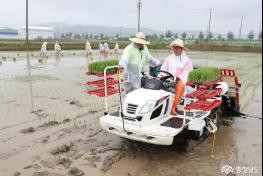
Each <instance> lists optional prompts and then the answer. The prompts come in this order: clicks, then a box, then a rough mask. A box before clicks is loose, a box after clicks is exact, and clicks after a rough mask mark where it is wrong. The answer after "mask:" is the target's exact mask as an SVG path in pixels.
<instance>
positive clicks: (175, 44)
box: [170, 39, 184, 48]
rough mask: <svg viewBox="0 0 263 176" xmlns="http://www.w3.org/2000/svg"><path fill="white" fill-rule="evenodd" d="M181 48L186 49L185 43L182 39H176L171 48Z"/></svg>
mask: <svg viewBox="0 0 263 176" xmlns="http://www.w3.org/2000/svg"><path fill="white" fill-rule="evenodd" d="M174 46H179V47H181V48H184V41H183V40H181V39H175V40H174V41H172V42H171V44H170V47H174Z"/></svg>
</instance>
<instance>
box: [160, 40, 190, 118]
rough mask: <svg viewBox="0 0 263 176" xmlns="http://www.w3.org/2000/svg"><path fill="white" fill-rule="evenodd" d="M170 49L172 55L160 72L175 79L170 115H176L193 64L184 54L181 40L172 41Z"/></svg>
mask: <svg viewBox="0 0 263 176" xmlns="http://www.w3.org/2000/svg"><path fill="white" fill-rule="evenodd" d="M170 47H171V49H172V51H173V54H171V55H170V56H169V57H168V58H167V59H166V60H165V61H164V63H163V65H162V68H161V70H163V71H167V72H169V73H171V74H173V75H174V77H175V78H176V88H175V98H174V103H173V107H172V112H171V114H173V115H177V113H176V107H177V105H178V104H179V102H180V99H181V97H182V95H183V93H184V90H185V84H186V82H187V79H188V74H189V72H191V71H192V70H193V64H192V62H191V60H190V59H189V58H188V57H187V56H186V54H185V52H184V42H183V41H182V40H180V39H176V40H174V41H173V42H171V44H170Z"/></svg>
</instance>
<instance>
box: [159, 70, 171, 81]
mask: <svg viewBox="0 0 263 176" xmlns="http://www.w3.org/2000/svg"><path fill="white" fill-rule="evenodd" d="M157 73H165V74H167V76H162V77H161V78H160V80H161V81H166V80H167V79H170V78H171V79H172V80H174V75H172V74H171V73H169V72H167V71H163V70H159V71H156V72H155V75H157Z"/></svg>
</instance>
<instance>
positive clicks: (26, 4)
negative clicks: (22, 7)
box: [26, 0, 28, 45]
mask: <svg viewBox="0 0 263 176" xmlns="http://www.w3.org/2000/svg"><path fill="white" fill-rule="evenodd" d="M26 44H27V45H28V0H26Z"/></svg>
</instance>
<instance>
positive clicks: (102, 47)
mask: <svg viewBox="0 0 263 176" xmlns="http://www.w3.org/2000/svg"><path fill="white" fill-rule="evenodd" d="M47 44H48V42H44V43H43V44H42V46H41V50H40V57H41V58H46V57H47ZM61 50H62V48H61V46H60V44H59V42H58V41H56V43H55V45H54V51H55V55H56V57H59V56H61ZM98 50H99V53H100V54H101V55H102V56H104V57H105V58H107V57H108V55H109V53H110V50H111V49H110V47H109V44H108V43H107V42H104V43H99V47H98ZM113 50H114V54H115V55H117V57H118V56H119V54H120V47H119V44H118V43H116V44H115V47H114V49H113ZM85 52H86V56H88V57H92V56H93V54H94V53H93V49H92V46H91V43H90V42H89V41H87V42H86V44H85Z"/></svg>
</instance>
